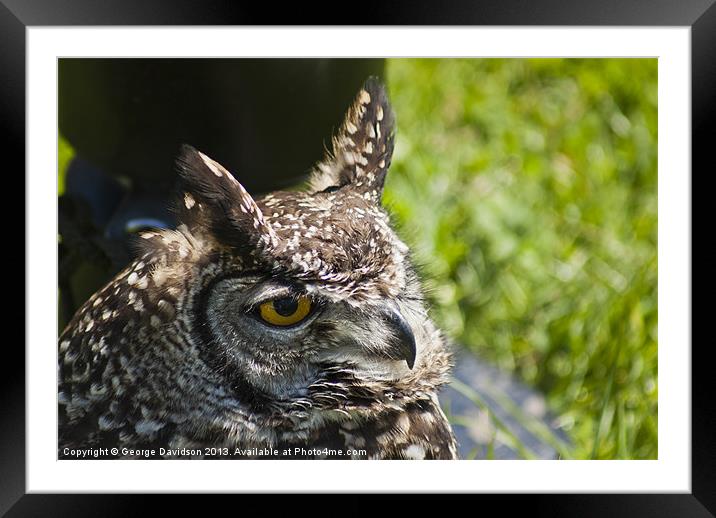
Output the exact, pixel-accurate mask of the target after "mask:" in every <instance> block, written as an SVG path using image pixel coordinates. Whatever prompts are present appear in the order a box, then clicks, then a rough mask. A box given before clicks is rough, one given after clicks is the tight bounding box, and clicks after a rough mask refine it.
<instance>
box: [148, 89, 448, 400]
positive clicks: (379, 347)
mask: <svg viewBox="0 0 716 518" xmlns="http://www.w3.org/2000/svg"><path fill="white" fill-rule="evenodd" d="M394 130H395V118H394V115H393V112H392V110H391V107H390V105H389V102H388V99H387V96H386V93H385V90H384V89H383V87H382V86H381V85H380V83H378V82H377V81H376V80H369V81H367V82H366V83H365V85H364V86H363V88H362V89H361V90H360V91H359V92H358V94H357V96H356V98H355V100H354V102H353V104H352V105H351V107H350V108H349V110H348V112H347V114H346V116H345V120H344V121H343V123H342V125H341V126H340V129H339V131H338V132H337V134H336V136H335V137H334V138H333V142H332V152H327V154H326V157H325V158H324V159H323V161H322V162H320V163H319V164H318V165H317V166H316V168H315V170H314V171H313V172H312V174H311V177H310V179H309V182H308V186H307V188H306V189H304V190H300V191H286V192H273V193H271V194H268V195H266V196H263V197H256V198H254V197H252V196H251V195H250V194H249V193H248V192H247V191H246V190H245V189H244V188H243V187H242V185H241V184H240V183H239V181H237V180H236V178H235V177H234V175H233V174H232V173H230V172H229V171H227V170H226V169H225V168H224V167H223V166H222V165H221V164H219V163H218V162H217V161H215V160H213V159H212V158H209V157H208V156H206V155H205V154H204V153H202V152H200V151H198V150H196V149H194V148H192V147H189V146H184V147H183V149H182V152H181V155H180V157H179V159H178V169H179V172H180V177H181V184H180V190H179V194H178V197H177V202H176V210H177V214H178V220H179V225H178V228H177V230H176V231H163V232H150V233H147V234H145V235H143V237H144V242H145V246H146V247H147V249H148V250H147V251H146V257H148V258H150V260H152V261H153V265H152V271H151V274H150V276H149V277H150V280H151V281H152V283H153V286H154V287H155V289H157V290H159V291H162V290H163V291H164V292H166V293H168V296H172V297H174V298H175V299H176V300H177V302H176V304H174V305H173V307H174V308H176V315H174V311H172V317H174V320H175V321H177V322H179V323H180V324H181V325H180V326H179V328H180V331H181V332H182V333H183V334H185V335H186V338H187V342H188V343H191V344H193V345H194V346H195V347H196V350H197V351H198V354H199V355H200V356H201V357H202V359H203V361H204V363H205V364H206V365H209V366H211V369H212V371H213V373H212V376H218V377H219V378H220V379H221V380H222V381H221V382H217V383H223V384H224V387H225V388H226V390H227V391H229V392H231V391H234V392H238V393H240V394H241V396H242V397H243V398H244V399H246V398H248V399H251V400H252V401H254V402H259V403H257V404H259V405H260V402H261V401H269V400H270V401H291V400H293V401H305V400H306V398H308V400H310V401H311V404H312V405H313V406H314V407H315V406H316V405H319V406H320V405H321V404H325V405H326V406H327V407H328V406H331V405H333V406H336V405H338V406H340V405H341V404H343V403H341V401H340V398H344V399H346V402H345V405H348V406H350V405H351V404H355V405H360V401H361V398H364V399H365V400H366V401H368V400H369V399H370V398H369V397H368V395H370V394H374V393H379V394H384V393H385V391H386V390H390V391H392V392H394V393H396V394H399V393H400V392H401V391H410V392H415V391H420V390H428V389H431V388H433V387H434V385H435V384H437V383H438V382H440V381H441V380H442V377H443V375H444V374H445V372H446V370H447V367H448V358H447V355H446V352H445V350H444V345H443V342H442V340H441V338H440V335H439V332H438V331H437V329H436V328H435V326H434V325H433V324H432V322H431V321H430V319H429V317H428V314H427V310H426V307H425V303H424V301H423V298H422V296H421V291H420V286H419V283H418V280H417V277H416V275H415V272H414V270H413V267H412V265H411V263H410V258H409V254H408V248H407V246H406V245H405V244H404V243H403V242H402V241H401V240H400V238H399V237H398V236H397V235H396V233H395V232H394V231H393V230H392V228H391V226H390V224H389V216H388V214H387V213H386V211H385V210H384V209H383V207H382V206H381V195H382V191H383V186H384V183H385V179H386V174H387V172H388V168H389V167H390V161H391V156H392V153H393V145H394V134H395V133H394ZM179 285H181V286H185V287H186V288H185V289H181V290H178V289H177V288H176V287H177V286H179ZM172 290H174V293H172ZM156 298H161V294H160V295H157V297H156ZM159 329H161V324H160V325H159ZM321 397H323V399H321Z"/></svg>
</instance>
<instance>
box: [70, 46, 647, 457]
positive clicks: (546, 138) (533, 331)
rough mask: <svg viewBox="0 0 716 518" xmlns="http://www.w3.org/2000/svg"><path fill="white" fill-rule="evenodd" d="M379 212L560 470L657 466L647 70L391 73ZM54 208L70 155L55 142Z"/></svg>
mask: <svg viewBox="0 0 716 518" xmlns="http://www.w3.org/2000/svg"><path fill="white" fill-rule="evenodd" d="M386 75H387V82H388V87H389V90H390V95H391V100H392V102H393V105H394V108H395V111H396V113H397V116H398V136H397V145H396V151H395V155H394V160H393V165H392V166H391V172H390V174H389V175H388V180H387V185H386V191H385V195H384V202H385V204H386V206H388V207H389V209H390V210H391V211H392V213H393V215H394V217H393V221H394V222H395V223H397V225H398V227H399V228H400V231H401V235H402V236H403V237H404V239H405V240H406V241H407V242H408V244H410V245H411V246H412V248H413V252H414V256H415V259H416V260H417V262H418V263H419V264H420V265H421V272H422V274H423V277H424V279H425V281H426V284H427V287H428V290H429V292H428V296H429V299H430V301H431V303H432V306H433V316H434V317H435V319H436V320H437V321H438V323H439V324H440V325H441V327H442V328H443V329H444V330H445V331H446V333H447V334H448V335H449V336H450V337H451V338H452V339H454V340H455V341H456V342H458V343H461V344H464V345H466V346H468V347H469V348H471V349H472V350H473V351H474V352H475V353H476V354H478V355H480V356H481V357H483V358H485V359H486V360H488V361H490V362H492V363H494V364H496V365H497V366H499V367H500V368H501V369H503V370H506V371H509V372H513V373H515V375H517V376H519V377H520V378H521V379H522V380H523V381H525V382H526V383H527V384H529V385H531V386H533V387H536V388H538V389H539V390H540V391H542V392H544V393H545V394H546V396H547V401H548V404H549V407H550V410H551V411H552V412H553V413H554V414H555V415H556V416H559V417H558V423H557V424H558V426H559V427H560V428H561V429H562V430H564V432H565V433H566V434H567V435H568V436H569V437H570V438H571V441H572V446H571V447H570V448H564V447H563V448H560V450H559V451H560V454H561V456H562V457H563V458H565V457H566V458H576V459H655V458H657V445H658V443H657V169H656V168H657V129H656V128H657V61H656V59H426V60H421V59H417V60H416V59H389V60H387V62H386ZM58 155H59V169H60V170H59V185H58V189H59V193H58V194H62V192H63V191H64V173H65V171H66V166H67V164H68V163H69V160H70V159H71V157H72V155H73V151H72V149H71V147H70V146H69V144H68V143H67V142H66V141H65V140H64V139H63V138H61V137H60V139H59V143H58Z"/></svg>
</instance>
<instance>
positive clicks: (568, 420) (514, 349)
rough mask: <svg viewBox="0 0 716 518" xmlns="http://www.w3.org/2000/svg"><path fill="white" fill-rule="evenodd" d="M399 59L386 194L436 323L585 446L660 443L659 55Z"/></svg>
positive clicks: (614, 449)
mask: <svg viewBox="0 0 716 518" xmlns="http://www.w3.org/2000/svg"><path fill="white" fill-rule="evenodd" d="M386 73H387V79H388V85H389V89H390V94H391V99H392V101H393V104H394V107H395V111H396V113H397V115H398V136H397V145H396V154H395V157H394V160H393V165H392V166H391V172H390V174H389V175H388V180H387V186H386V193H385V198H384V199H385V202H386V204H387V206H389V207H390V209H391V210H392V212H393V214H394V220H395V221H396V222H397V223H398V224H399V227H400V228H401V230H402V235H403V236H404V238H405V239H406V240H407V241H408V243H409V244H410V245H411V246H412V247H413V250H414V254H415V258H416V260H417V262H418V263H419V264H421V265H422V268H421V270H422V273H423V276H424V277H425V279H426V282H427V284H428V288H429V298H430V300H431V302H432V304H433V309H434V311H433V315H434V317H435V318H436V320H437V321H438V323H439V324H440V325H441V326H442V327H443V329H445V331H446V332H447V333H448V335H450V336H451V337H452V338H453V339H454V340H456V341H457V342H459V343H462V344H465V345H467V346H468V347H470V348H471V349H472V350H473V351H474V352H475V353H477V354H478V355H480V356H482V357H483V358H486V359H488V360H489V361H491V362H493V363H495V364H497V365H498V366H499V367H500V368H502V369H505V370H508V371H512V372H514V373H516V375H518V376H519V377H520V378H521V379H522V380H524V381H525V382H526V383H528V384H529V385H531V386H534V387H537V388H538V389H540V390H541V391H543V392H544V393H545V394H546V395H547V400H548V404H549V407H550V409H551V410H552V412H554V414H555V415H557V416H559V418H558V425H559V427H560V428H562V429H563V430H564V431H565V432H566V433H567V435H568V436H569V437H570V438H571V439H572V441H573V445H574V446H573V448H572V449H571V451H570V452H568V453H567V455H568V456H569V457H572V458H577V459H655V458H657V61H656V59H464V60H463V59H426V60H414V59H392V60H388V62H387V70H386ZM563 455H564V453H563Z"/></svg>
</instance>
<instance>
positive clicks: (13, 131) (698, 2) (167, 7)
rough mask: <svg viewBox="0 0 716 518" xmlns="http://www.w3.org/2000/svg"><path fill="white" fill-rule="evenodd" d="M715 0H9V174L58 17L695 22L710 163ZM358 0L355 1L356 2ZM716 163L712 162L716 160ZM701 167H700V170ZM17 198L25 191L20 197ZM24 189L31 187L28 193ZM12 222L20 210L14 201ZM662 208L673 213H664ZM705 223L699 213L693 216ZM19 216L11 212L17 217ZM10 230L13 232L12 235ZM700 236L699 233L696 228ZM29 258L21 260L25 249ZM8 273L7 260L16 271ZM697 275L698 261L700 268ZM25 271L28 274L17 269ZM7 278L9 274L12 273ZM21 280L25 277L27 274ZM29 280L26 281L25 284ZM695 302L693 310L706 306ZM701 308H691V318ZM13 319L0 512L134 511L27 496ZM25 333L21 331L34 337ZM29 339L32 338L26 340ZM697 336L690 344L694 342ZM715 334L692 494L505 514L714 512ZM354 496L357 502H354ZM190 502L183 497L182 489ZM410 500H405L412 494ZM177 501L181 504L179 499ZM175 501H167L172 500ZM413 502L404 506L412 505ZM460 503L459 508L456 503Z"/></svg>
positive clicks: (703, 379)
mask: <svg viewBox="0 0 716 518" xmlns="http://www.w3.org/2000/svg"><path fill="white" fill-rule="evenodd" d="M714 2H715V0H681V1H678V2H677V1H670V0H651V1H650V0H629V1H627V0H600V1H599V2H587V1H585V0H572V1H570V2H563V1H560V0H540V1H527V0H501V1H494V0H493V1H489V2H487V1H481V2H469V1H461V2H453V3H451V4H450V5H449V6H448V5H444V4H443V3H440V2H433V1H429V0H428V1H419V2H417V1H409V2H392V3H390V4H387V3H386V4H385V5H383V4H381V3H379V2H367V3H362V4H361V8H360V9H356V13H355V15H351V16H347V15H345V14H339V11H338V10H336V9H335V8H333V7H331V6H312V7H310V8H309V7H307V6H306V5H305V4H304V3H300V4H296V7H290V6H286V7H281V8H276V6H273V5H262V4H261V3H251V4H250V5H249V4H239V3H231V2H229V1H221V0H207V1H203V2H192V1H190V0H175V1H171V2H170V1H168V0H167V1H151V0H142V1H141V2H139V1H135V0H124V1H116V0H111V1H104V2H93V1H91V0H65V1H52V0H41V1H40V0H38V1H35V0H33V1H29V0H0V127H1V128H2V132H3V139H2V140H0V142H2V143H3V146H2V147H3V150H4V152H3V155H2V158H3V161H2V163H3V168H2V169H3V173H4V175H5V182H6V183H5V185H4V187H5V192H6V193H7V192H8V191H9V190H10V189H11V187H10V186H9V184H8V183H7V181H8V180H15V181H17V183H18V185H17V187H16V190H14V191H11V192H15V193H19V192H21V191H22V192H23V193H24V192H25V182H24V174H22V173H21V171H22V172H24V170H25V154H24V149H25V52H26V48H25V45H26V43H25V42H26V39H25V30H26V29H27V28H28V27H31V26H60V25H68V26H74V25H99V26H104V25H143V26H152V25H249V24H251V25H254V24H258V25H283V24H295V23H297V21H298V20H302V21H304V22H306V23H308V24H310V25H316V24H318V23H319V22H320V23H323V24H328V25H344V24H350V25H360V24H366V25H550V26H554V25H575V26H589V25H607V26H630V25H634V26H688V27H691V52H692V58H691V59H692V61H691V64H692V69H691V74H692V77H691V84H692V163H693V167H692V169H694V168H696V167H699V168H702V169H704V170H703V171H702V174H706V173H707V171H706V170H705V169H706V164H707V163H709V162H707V160H708V158H709V154H710V151H711V147H712V144H711V138H710V135H712V134H715V133H716V132H714V131H713V130H714V129H716V66H714V59H716V6H714V5H713V4H714ZM356 7H357V6H356ZM711 167H713V166H711ZM694 176H695V175H693V173H692V179H693V177H694ZM13 197H14V198H18V199H19V198H20V196H19V195H14V196H13ZM23 199H24V197H23ZM6 210H8V212H7V213H6V214H7V215H9V216H10V217H9V218H8V217H7V215H6V220H12V219H14V218H12V214H14V213H15V212H14V211H15V210H18V209H9V208H8V209H6ZM662 217H665V216H664V215H662ZM692 221H693V222H694V223H696V222H697V221H698V220H696V219H693V218H692ZM11 224H12V222H11ZM5 235H6V236H7V237H6V239H12V245H13V246H12V247H8V246H6V249H7V248H13V249H14V252H15V254H14V257H15V258H16V261H17V263H20V264H19V268H20V269H22V270H23V271H24V273H25V278H27V276H29V275H31V274H32V272H29V271H27V269H26V267H25V264H26V263H25V251H24V250H25V248H24V243H23V249H22V250H23V252H22V253H19V249H20V244H19V243H18V241H20V240H19V239H17V238H13V237H14V233H13V232H10V233H6V234H5ZM11 236H12V237H11ZM692 236H693V232H692ZM20 258H21V259H20ZM6 271H7V270H6ZM692 275H693V271H692ZM8 277H15V278H17V279H19V276H18V275H11V276H8ZM8 280H9V279H8ZM18 282H19V280H18ZM23 287H24V286H23ZM20 289H21V288H20V287H19V286H18V287H17V288H16V289H11V288H8V293H13V294H15V295H14V297H13V299H12V300H13V303H12V304H9V305H7V306H6V309H5V310H4V311H5V312H6V313H5V314H6V318H5V319H4V320H5V322H6V324H12V323H15V322H20V321H22V322H25V321H26V320H25V316H26V313H23V314H22V315H21V314H20V313H21V312H23V311H25V312H27V311H32V308H26V307H25V303H24V301H25V297H24V296H23V299H22V303H20V301H17V298H19V297H18V296H17V295H16V294H18V293H24V292H21V291H20ZM697 309H699V310H700V311H704V309H700V308H697V307H693V310H692V315H695V314H697ZM692 318H693V317H692ZM9 327H11V326H9V325H8V326H7V327H6V338H5V348H4V351H3V353H4V356H3V359H4V361H3V364H4V367H5V368H4V369H3V375H2V377H1V383H2V390H1V391H0V401H1V402H2V407H1V408H2V417H1V418H0V423H1V424H0V466H1V467H0V472H1V473H2V475H1V476H0V513H5V512H7V513H8V516H26V515H28V516H44V515H52V516H66V515H67V516H74V517H77V516H84V515H93V516H96V515H97V513H98V509H101V512H99V514H101V515H102V516H124V515H126V514H127V513H129V511H130V510H131V509H135V508H136V506H137V505H138V500H139V499H140V498H142V496H137V495H132V496H119V495H111V496H99V495H93V496H78V495H26V494H25V477H26V470H25V369H24V365H25V354H24V349H23V348H22V347H21V346H20V345H19V340H18V339H14V338H12V339H11V338H9V335H12V334H13V333H11V332H10V331H9V330H8V328H9ZM24 329H25V328H24V326H23V331H22V332H21V333H20V334H21V335H22V338H23V339H24ZM23 343H24V340H23ZM690 345H691V344H683V346H684V347H689V346H690ZM710 345H711V344H710V343H709V341H708V340H702V341H700V343H699V342H695V345H694V346H693V347H692V398H693V400H692V477H691V480H692V492H691V493H690V494H674V495H670V494H655V493H654V494H642V495H628V494H605V495H529V496H526V497H521V498H515V497H514V496H510V497H509V498H507V499H505V498H501V499H500V502H499V505H500V508H501V509H503V511H502V512H505V511H507V512H508V514H509V512H510V510H511V509H512V508H514V507H516V506H520V507H522V506H527V507H528V508H529V509H530V511H529V512H532V513H537V514H538V515H542V514H544V515H549V516H627V515H628V516H642V515H643V516H713V515H714V513H716V489H715V488H716V449H715V448H714V442H715V441H714V438H715V437H716V436H715V435H714V430H716V412H715V411H714V405H713V395H714V376H713V375H712V374H711V372H710V371H711V367H710V363H709V361H708V352H709V348H710ZM351 502H354V503H355V504H356V505H352V504H351ZM172 503H174V505H176V504H177V503H178V504H179V505H183V504H182V503H181V500H179V499H174V501H173V502H172ZM403 503H405V501H403ZM343 505H344V506H345V507H347V508H351V507H353V508H354V509H361V508H363V509H365V507H366V506H365V503H362V502H360V503H359V501H358V498H357V497H348V498H347V499H346V500H344V501H343ZM169 507H171V503H170V506H169ZM169 507H167V508H166V509H167V510H168V509H169ZM403 511H404V508H403ZM456 512H457V511H456Z"/></svg>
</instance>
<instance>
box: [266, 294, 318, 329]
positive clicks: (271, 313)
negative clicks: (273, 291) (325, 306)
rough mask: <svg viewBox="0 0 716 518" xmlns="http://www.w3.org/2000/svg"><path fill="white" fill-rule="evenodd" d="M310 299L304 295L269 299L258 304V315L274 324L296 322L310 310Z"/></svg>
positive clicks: (281, 324)
mask: <svg viewBox="0 0 716 518" xmlns="http://www.w3.org/2000/svg"><path fill="white" fill-rule="evenodd" d="M311 307H312V304H311V299H309V298H308V297H306V296H305V295H301V296H299V297H295V298H294V297H284V298H281V299H275V300H269V301H268V302H264V303H263V304H261V305H260V306H259V316H260V317H261V318H262V319H263V320H264V321H265V322H268V323H269V324H271V325H274V326H292V325H294V324H298V323H299V322H300V321H301V320H303V319H304V318H306V317H307V316H308V314H309V313H310V312H311Z"/></svg>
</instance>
